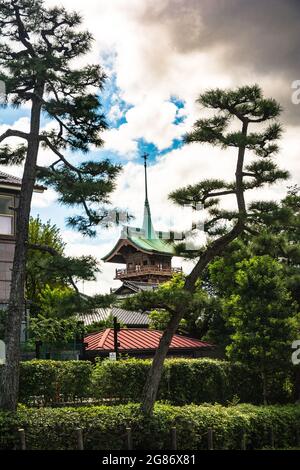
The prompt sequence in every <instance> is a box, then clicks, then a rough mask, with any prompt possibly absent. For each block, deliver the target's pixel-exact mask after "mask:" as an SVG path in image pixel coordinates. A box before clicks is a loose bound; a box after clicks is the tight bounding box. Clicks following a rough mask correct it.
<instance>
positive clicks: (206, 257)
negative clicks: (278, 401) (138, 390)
mask: <svg viewBox="0 0 300 470" xmlns="http://www.w3.org/2000/svg"><path fill="white" fill-rule="evenodd" d="M247 131H248V122H247V120H245V121H244V122H243V127H242V134H243V135H244V136H246V135H247ZM245 150H246V148H245V146H244V145H242V146H241V147H240V148H239V152H238V158H237V166H236V173H235V177H236V199H237V205H238V210H239V219H238V221H237V223H236V225H235V226H234V227H233V229H232V230H231V231H230V232H228V233H227V234H225V235H223V236H221V237H220V238H218V239H217V240H215V241H214V242H212V244H211V245H210V246H209V247H208V248H207V249H206V251H205V252H204V253H203V254H202V256H201V258H200V259H199V261H198V263H197V264H196V266H195V267H194V269H193V270H192V272H191V273H190V274H189V275H188V276H187V278H186V281H185V285H184V289H185V290H186V291H187V292H190V293H194V291H195V286H196V282H197V280H198V279H200V277H201V275H202V273H203V271H204V270H205V268H206V267H207V266H208V265H209V263H210V262H211V261H212V260H213V259H214V258H215V257H216V256H219V255H220V254H221V253H222V252H223V250H224V249H225V248H226V247H227V246H228V245H229V244H230V243H231V242H232V241H233V240H235V239H236V238H237V237H238V236H239V235H240V234H241V233H242V232H243V230H244V224H245V216H246V204H245V199H244V188H243V165H244V158H245ZM183 316H184V307H183V308H182V309H181V310H179V311H177V312H176V313H175V314H173V316H172V318H171V320H170V322H169V324H168V325H167V328H166V330H165V332H164V334H163V335H162V337H161V340H160V343H159V345H158V348H157V350H156V353H155V356H154V359H153V361H152V364H151V367H150V371H149V374H148V376H147V380H146V384H145V387H144V391H143V399H142V405H141V411H142V412H143V413H144V415H146V416H147V415H148V416H150V415H151V414H152V412H153V408H154V404H155V400H156V396H157V392H158V387H159V383H160V380H161V376H162V371H163V366H164V361H165V358H166V356H167V353H168V349H169V347H170V344H171V341H172V338H173V335H174V334H175V332H176V330H177V328H178V325H179V323H180V320H181V319H182V318H183Z"/></svg>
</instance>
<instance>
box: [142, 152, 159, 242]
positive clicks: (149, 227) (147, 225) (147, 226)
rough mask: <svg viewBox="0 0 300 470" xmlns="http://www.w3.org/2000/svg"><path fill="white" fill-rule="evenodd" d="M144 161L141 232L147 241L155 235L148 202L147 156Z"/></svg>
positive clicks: (146, 155)
mask: <svg viewBox="0 0 300 470" xmlns="http://www.w3.org/2000/svg"><path fill="white" fill-rule="evenodd" d="M143 159H144V168H145V206H144V221H143V230H144V233H145V237H146V238H147V240H152V239H154V238H156V233H155V230H154V228H153V224H152V219H151V210H150V204H149V200H148V177H147V160H148V154H146V153H145V154H144V155H143Z"/></svg>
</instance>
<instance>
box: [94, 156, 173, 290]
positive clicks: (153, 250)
mask: <svg viewBox="0 0 300 470" xmlns="http://www.w3.org/2000/svg"><path fill="white" fill-rule="evenodd" d="M147 157H148V156H147V155H144V156H143V158H144V172H145V203H144V218H143V225H142V227H141V228H136V227H129V226H125V227H123V230H122V234H121V237H120V239H119V240H118V242H117V244H116V245H115V247H114V248H113V249H112V250H111V252H110V253H108V255H106V256H105V257H104V258H103V260H104V261H106V262H107V263H118V264H124V265H126V267H125V268H123V269H117V270H116V277H115V279H118V280H121V281H123V283H124V284H126V285H128V283H130V284H131V285H132V286H134V287H136V289H137V291H139V290H141V289H139V288H143V287H144V288H147V286H149V287H150V286H153V287H155V286H156V285H158V284H159V283H161V282H165V281H167V280H169V279H170V278H171V277H172V275H173V274H174V273H175V272H179V271H181V269H180V268H172V265H171V261H172V257H173V256H174V247H173V245H172V244H171V243H170V242H169V241H166V239H165V238H166V236H165V233H164V232H156V231H155V230H154V227H153V223H152V217H151V209H150V204H149V199H148V175H147ZM168 238H170V237H168Z"/></svg>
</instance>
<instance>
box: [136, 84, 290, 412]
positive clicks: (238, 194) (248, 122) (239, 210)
mask: <svg viewBox="0 0 300 470" xmlns="http://www.w3.org/2000/svg"><path fill="white" fill-rule="evenodd" d="M198 101H199V103H201V105H202V106H203V107H206V108H208V109H209V110H215V115H213V116H212V117H209V118H207V119H202V118H201V119H199V120H198V121H196V123H195V125H194V129H193V130H192V131H191V132H190V133H189V134H188V135H187V136H186V138H185V141H186V143H194V142H195V143H198V142H202V143H210V144H212V145H218V146H220V147H221V148H224V149H225V148H232V149H236V150H237V158H236V170H235V175H234V180H232V181H229V182H228V181H223V180H219V179H211V180H203V181H201V182H200V183H198V184H196V185H193V186H187V187H185V188H182V189H179V190H177V191H174V192H173V193H172V194H171V195H170V199H171V200H172V201H174V202H175V203H177V204H179V205H182V206H184V205H187V204H190V205H193V206H194V205H195V204H197V203H200V204H201V203H202V204H203V205H204V208H205V209H206V210H207V212H208V218H207V221H206V223H205V230H206V233H207V235H208V239H207V243H206V244H205V246H201V247H200V246H199V247H194V248H195V249H194V250H193V251H192V252H190V253H188V250H186V251H184V250H181V251H182V254H184V253H187V254H189V255H191V254H192V255H193V256H194V258H195V260H196V262H195V266H194V268H193V269H192V271H191V273H190V274H189V275H188V276H187V277H186V279H185V282H184V286H183V288H182V289H179V288H178V289H177V290H175V292H174V294H173V295H172V294H171V293H170V295H169V298H168V299H167V300H168V305H167V306H166V302H160V301H161V298H160V293H158V304H159V305H157V303H156V299H155V295H156V294H155V292H154V293H150V294H149V297H151V295H153V298H152V300H153V304H152V308H158V307H160V308H166V310H168V311H171V313H172V317H171V320H170V322H169V323H168V326H167V328H166V330H165V332H164V333H163V335H162V338H161V341H160V344H159V346H158V348H157V350H156V354H155V357H154V360H153V362H152V365H151V368H150V371H149V375H148V378H147V381H146V384H145V389H144V394H143V403H142V411H143V412H144V413H145V414H151V413H152V410H153V406H154V402H155V399H156V395H157V390H158V386H159V382H160V378H161V374H162V369H163V363H164V359H165V357H166V355H167V351H168V348H169V346H170V343H171V340H172V337H173V335H174V333H175V331H176V330H177V328H178V325H179V322H180V320H181V319H182V318H183V317H184V316H185V315H186V313H187V312H188V311H189V309H190V305H191V302H192V299H193V294H194V292H195V290H196V286H197V283H198V282H199V280H201V278H202V275H203V273H204V271H205V270H206V268H207V266H208V265H209V263H210V262H211V261H212V260H213V259H214V258H215V257H216V256H220V255H221V254H222V252H223V251H224V250H225V248H226V247H227V246H228V245H229V244H230V243H231V242H232V241H233V240H235V239H236V238H237V237H238V236H239V235H240V234H241V233H242V232H243V231H246V232H248V233H249V231H250V233H251V227H250V224H248V217H251V220H252V223H253V220H254V219H255V217H257V216H259V215H260V213H261V212H265V211H268V208H269V206H268V204H261V210H259V205H258V204H257V205H256V207H255V209H254V208H252V206H251V205H248V206H247V204H246V201H245V191H247V190H253V189H255V188H261V187H263V186H264V184H266V183H269V184H274V183H276V182H277V181H278V180H280V179H286V178H288V173H287V172H285V171H281V170H280V169H279V168H278V167H277V165H276V164H275V163H274V162H273V160H272V157H273V156H274V155H275V154H276V152H277V151H278V145H277V141H278V139H279V138H280V136H281V133H282V130H281V126H280V124H279V123H278V122H276V121H273V122H270V121H272V120H274V119H276V118H277V117H278V116H279V114H280V111H281V108H280V105H279V104H278V103H277V102H276V101H275V100H273V99H266V98H264V97H263V95H262V91H261V89H260V88H259V87H258V86H256V85H255V86H244V87H240V88H238V89H236V90H228V91H224V90H220V89H216V90H211V91H208V92H206V93H204V94H203V95H201V96H200V98H199V100H198ZM233 123H234V124H235V125H236V123H239V125H240V129H239V130H235V129H236V127H233V126H232V127H231V124H233ZM251 126H253V130H252V129H251ZM261 126H262V129H261V130H260V131H259V127H261ZM246 151H247V152H248V153H249V156H251V157H253V158H252V159H251V160H249V161H248V163H246V162H245V157H246ZM226 196H235V200H236V208H235V210H224V209H222V207H221V206H220V198H221V197H226ZM181 248H183V247H181ZM141 295H142V294H141ZM143 295H144V294H143ZM149 307H150V306H149Z"/></svg>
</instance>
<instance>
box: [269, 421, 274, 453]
mask: <svg viewBox="0 0 300 470" xmlns="http://www.w3.org/2000/svg"><path fill="white" fill-rule="evenodd" d="M270 445H271V447H272V449H274V447H275V438H274V429H273V426H271V427H270Z"/></svg>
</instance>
